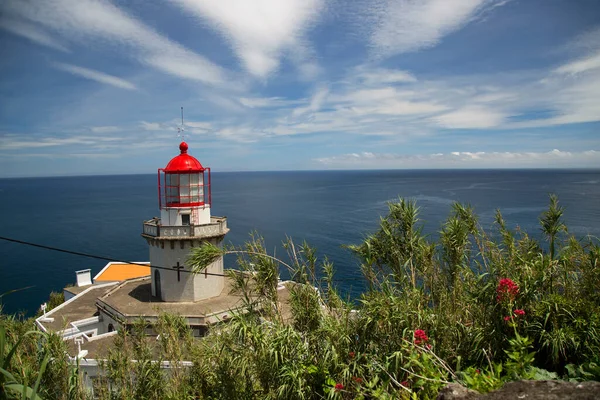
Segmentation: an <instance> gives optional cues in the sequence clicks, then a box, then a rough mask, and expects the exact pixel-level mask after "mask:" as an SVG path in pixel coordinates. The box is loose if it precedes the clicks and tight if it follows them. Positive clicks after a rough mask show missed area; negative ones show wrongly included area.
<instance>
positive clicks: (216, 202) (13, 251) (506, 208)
mask: <svg viewBox="0 0 600 400" xmlns="http://www.w3.org/2000/svg"><path fill="white" fill-rule="evenodd" d="M212 184H213V208H212V213H213V215H225V216H227V217H228V224H229V227H230V229H231V232H230V233H229V234H228V235H227V237H226V240H227V241H230V242H232V243H233V244H241V243H243V242H244V241H245V240H246V239H247V237H248V233H249V232H251V231H253V230H256V231H258V232H259V233H260V234H262V235H263V236H264V237H265V240H266V243H267V247H268V249H270V250H272V251H276V252H277V254H280V255H281V254H282V253H283V251H282V249H281V247H280V244H281V242H282V240H284V239H285V237H286V236H290V237H292V238H293V239H295V240H296V241H302V240H306V241H307V242H308V243H310V244H311V245H313V246H315V247H316V248H317V249H318V252H319V254H320V255H321V256H325V255H327V256H328V257H329V259H330V260H331V261H333V262H334V264H335V266H336V267H337V271H338V272H337V276H338V277H339V278H341V280H340V283H339V286H340V288H341V289H342V290H344V291H345V292H347V293H350V294H351V295H356V294H357V293H359V292H360V290H361V289H362V282H361V280H360V274H359V271H358V266H357V261H356V260H355V259H354V258H353V257H352V256H351V255H350V254H349V252H348V251H347V250H345V249H343V248H342V245H343V244H349V243H358V242H360V241H361V239H362V238H363V237H364V236H365V235H366V234H368V233H369V232H372V231H374V230H375V229H376V228H377V224H378V219H379V216H382V215H385V213H386V210H387V205H386V204H387V202H389V201H393V200H395V199H397V198H398V197H407V198H413V199H416V200H417V202H418V205H419V206H420V207H421V219H422V220H423V221H424V223H425V232H426V233H428V234H431V235H435V234H436V233H437V232H438V231H439V229H440V226H441V224H442V222H443V220H444V219H445V218H446V217H447V216H448V213H449V211H450V207H451V204H452V203H453V202H455V201H460V202H465V203H470V204H472V205H473V206H474V208H475V210H476V212H477V214H478V215H479V217H480V222H481V223H482V225H483V226H484V227H489V226H491V225H492V223H493V218H494V213H495V210H496V209H497V208H499V209H500V210H501V211H502V213H503V215H504V216H505V218H506V220H507V222H508V224H509V226H510V227H516V226H517V225H518V226H520V227H521V228H523V229H525V230H526V231H528V232H530V233H531V234H533V235H539V225H538V217H539V215H540V213H541V212H542V211H543V210H544V209H545V207H546V205H547V203H548V194H549V193H556V194H557V195H558V196H559V199H560V202H561V204H562V205H563V206H564V207H565V220H566V222H567V224H568V227H569V231H570V232H571V233H573V234H576V235H578V236H581V237H583V236H585V235H594V236H598V237H600V171H593V170H586V171H573V170H568V171H566V170H560V171H551V170H540V171H537V170H534V171H532V170H526V171H519V170H502V171H498V170H492V171H448V170H445V171H360V172H356V171H327V172H325V171H319V172H313V171H310V172H243V173H239V172H238V173H214V174H213V179H212ZM157 207H158V205H157V189H156V176H155V175H126V176H93V177H67V178H28V179H1V180H0V221H1V222H0V224H1V225H0V235H1V236H8V237H12V238H15V239H20V240H26V241H31V242H36V243H41V244H46V245H50V246H56V247H61V248H67V249H72V250H76V251H81V252H86V253H91V254H98V255H103V256H107V257H112V258H115V259H119V260H128V261H144V260H147V259H148V248H147V244H146V242H145V240H144V239H142V238H141V237H140V232H141V228H142V221H143V220H145V219H149V218H151V217H153V216H157V215H159V212H158V209H157ZM233 262H234V260H233V259H231V260H226V264H228V265H229V266H231V265H232V263H233ZM104 264H105V263H104V262H102V261H98V260H93V259H87V258H81V257H75V256H71V255H67V254H61V253H56V252H50V251H46V250H42V249H36V248H32V247H26V246H22V245H18V244H13V243H7V242H4V241H0V293H4V292H5V291H7V290H11V289H16V288H21V287H25V286H29V285H33V286H34V287H33V288H31V289H28V290H26V291H23V292H20V293H15V294H11V295H9V296H6V298H5V299H4V308H5V312H15V311H17V310H24V311H27V312H33V311H35V309H36V308H37V307H39V305H40V304H41V303H42V302H44V301H45V300H46V299H47V297H48V293H49V292H50V291H51V290H55V291H56V290H61V289H62V288H63V287H64V286H65V284H67V283H72V282H73V281H74V278H75V274H74V272H75V271H76V270H79V269H85V268H91V269H92V274H96V273H97V272H99V271H100V269H101V268H102V267H103V266H104ZM282 276H283V277H285V273H282ZM354 278H355V279H354Z"/></svg>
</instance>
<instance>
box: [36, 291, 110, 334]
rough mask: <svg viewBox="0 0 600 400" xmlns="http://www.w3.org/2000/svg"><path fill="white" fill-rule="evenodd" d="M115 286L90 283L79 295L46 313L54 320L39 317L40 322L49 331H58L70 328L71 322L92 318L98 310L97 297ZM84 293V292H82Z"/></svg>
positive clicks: (47, 316)
mask: <svg viewBox="0 0 600 400" xmlns="http://www.w3.org/2000/svg"><path fill="white" fill-rule="evenodd" d="M112 287H113V286H106V284H105V285H101V286H99V285H89V286H86V287H83V288H79V289H83V291H85V290H87V292H85V293H83V291H81V292H80V293H79V294H80V295H79V296H78V297H74V298H73V299H71V300H69V301H67V302H65V303H63V304H61V305H60V306H58V307H56V308H55V309H53V310H50V311H49V312H47V313H46V314H45V317H46V318H53V319H54V321H44V320H43V319H38V320H39V321H40V323H41V324H42V325H43V326H44V328H46V329H47V330H49V331H54V332H58V331H61V330H63V329H65V328H69V324H70V323H71V322H75V321H80V320H83V319H86V318H91V317H93V316H95V315H97V314H96V313H97V312H98V309H97V307H96V299H98V297H101V296H103V295H104V294H106V293H107V292H108V291H109V290H110V289H112ZM81 293H83V294H81Z"/></svg>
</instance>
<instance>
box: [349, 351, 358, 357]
mask: <svg viewBox="0 0 600 400" xmlns="http://www.w3.org/2000/svg"><path fill="white" fill-rule="evenodd" d="M348 355H349V356H350V358H354V356H355V355H356V353H355V352H353V351H351V352H350V353H348Z"/></svg>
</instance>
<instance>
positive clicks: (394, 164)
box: [316, 149, 600, 169]
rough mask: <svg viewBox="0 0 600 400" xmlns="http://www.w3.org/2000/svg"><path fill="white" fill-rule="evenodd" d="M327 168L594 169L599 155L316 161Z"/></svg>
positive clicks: (367, 156) (357, 156)
mask: <svg viewBox="0 0 600 400" xmlns="http://www.w3.org/2000/svg"><path fill="white" fill-rule="evenodd" d="M316 161H317V162H319V163H321V164H322V165H323V166H325V167H328V168H336V169H337V168H341V169H345V168H354V169H378V168H391V169H395V168H399V169H405V168H406V169H421V168H528V167H530V168H539V167H552V168H596V167H597V166H598V165H600V151H596V150H588V151H583V152H569V151H560V150H557V149H554V150H551V151H548V152H484V151H479V152H458V151H455V152H450V153H434V154H424V155H404V154H378V153H372V152H363V153H349V154H343V155H340V156H332V157H324V158H319V159H317V160H316Z"/></svg>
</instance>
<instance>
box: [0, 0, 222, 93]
mask: <svg viewBox="0 0 600 400" xmlns="http://www.w3.org/2000/svg"><path fill="white" fill-rule="evenodd" d="M3 11H4V12H5V13H6V15H7V18H11V17H12V18H13V19H15V18H21V19H26V20H28V21H31V22H33V23H36V24H39V25H42V26H44V27H45V28H47V29H49V30H52V31H54V32H56V33H58V34H60V35H62V36H63V37H64V38H65V39H67V40H70V41H75V40H76V41H80V42H84V43H86V44H88V45H89V44H92V43H94V42H102V43H106V42H108V43H110V44H112V45H115V46H117V47H125V48H126V49H127V51H126V52H124V54H127V55H132V56H133V57H135V58H136V59H137V60H138V61H139V62H141V63H143V64H146V65H149V66H151V67H153V68H156V69H158V70H161V71H163V72H166V73H168V74H171V75H173V76H177V77H180V78H185V79H192V80H197V81H201V82H205V83H211V84H218V83H223V82H224V77H223V75H224V72H223V70H222V69H221V68H220V67H218V66H217V65H215V64H214V63H212V62H211V61H209V60H207V59H206V58H204V57H202V56H200V55H198V54H196V53H194V52H192V51H191V50H189V49H186V48H185V47H183V46H181V45H180V44H178V43H176V42H173V41H172V40H170V39H168V38H166V37H164V36H162V35H160V34H159V33H157V32H156V31H155V30H154V29H152V28H150V27H148V26H147V25H145V24H144V23H143V22H141V21H139V20H137V19H135V18H133V17H132V16H130V15H129V14H127V13H126V12H125V11H123V10H122V9H120V8H118V7H117V6H115V5H113V4H111V3H109V2H104V1H99V0H47V1H35V0H8V1H6V2H5V3H4V4H3ZM90 42H91V43H90Z"/></svg>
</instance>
